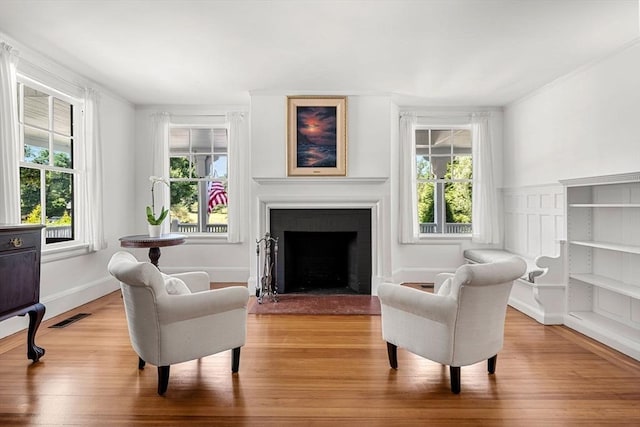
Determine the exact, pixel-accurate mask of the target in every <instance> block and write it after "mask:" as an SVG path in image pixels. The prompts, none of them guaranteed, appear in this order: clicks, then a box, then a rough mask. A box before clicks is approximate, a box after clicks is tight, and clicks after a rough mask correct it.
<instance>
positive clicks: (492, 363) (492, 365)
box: [487, 354, 498, 374]
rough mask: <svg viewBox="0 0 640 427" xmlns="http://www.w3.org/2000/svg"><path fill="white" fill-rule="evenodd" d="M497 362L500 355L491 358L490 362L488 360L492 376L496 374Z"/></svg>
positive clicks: (488, 367)
mask: <svg viewBox="0 0 640 427" xmlns="http://www.w3.org/2000/svg"><path fill="white" fill-rule="evenodd" d="M497 361H498V355H497V354H496V355H495V356H493V357H491V358H489V360H487V370H488V371H489V373H490V374H495V372H496V363H497Z"/></svg>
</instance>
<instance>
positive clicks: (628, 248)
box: [569, 240, 640, 255]
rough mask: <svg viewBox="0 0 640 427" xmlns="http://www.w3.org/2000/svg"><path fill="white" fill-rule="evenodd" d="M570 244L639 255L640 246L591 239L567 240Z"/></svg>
mask: <svg viewBox="0 0 640 427" xmlns="http://www.w3.org/2000/svg"><path fill="white" fill-rule="evenodd" d="M569 244H570V245H577V246H586V247H589V248H596V249H606V250H608V251H616V252H626V253H629V254H637V255H640V246H634V245H620V244H617V243H608V242H594V241H591V240H572V241H569Z"/></svg>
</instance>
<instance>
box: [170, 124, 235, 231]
mask: <svg viewBox="0 0 640 427" xmlns="http://www.w3.org/2000/svg"><path fill="white" fill-rule="evenodd" d="M172 129H185V130H187V131H189V142H190V145H191V131H192V130H194V129H205V130H214V129H224V130H225V131H226V139H227V141H226V143H227V148H226V151H224V152H222V151H217V150H216V145H215V141H214V144H213V147H212V150H211V152H208V153H207V154H210V155H211V156H212V157H213V159H212V162H215V156H218V155H224V156H226V158H227V162H226V163H227V165H226V167H227V171H226V172H227V173H226V176H225V177H215V176H214V177H211V176H206V177H190V178H172V177H171V173H170V171H171V158H172V157H179V156H182V157H190V158H191V157H195V156H196V155H197V154H198V153H196V152H193V151H192V150H191V147H189V148H188V149H187V150H186V151H181V152H179V153H175V152H172V150H171V131H172ZM168 131H169V136H168V144H169V147H168V150H167V157H168V164H169V185H170V186H171V183H173V182H191V183H198V185H199V186H200V183H204V185H205V186H206V183H208V182H213V181H219V182H222V183H223V185H224V187H225V189H226V193H227V197H229V198H230V197H233V196H232V194H231V193H230V192H229V184H228V183H229V166H230V163H231V162H230V157H229V154H230V147H229V144H230V143H231V135H230V133H231V129H230V125H229V123H228V122H226V121H225V122H224V123H213V122H212V123H199V124H190V123H175V122H170V123H169V130H168ZM198 191H199V192H200V191H201V190H200V189H199V190H198ZM204 191H205V192H206V188H205V189H204ZM207 196H208V194H207V193H204V195H203V196H202V197H207ZM200 197H201V195H200V194H199V196H198V200H199V201H200ZM203 201H207V200H204V199H203ZM207 203H208V201H207ZM201 205H202V206H207V205H206V204H204V203H202V204H200V203H199V208H198V217H199V219H198V223H197V226H198V231H187V230H180V229H178V230H174V229H173V221H174V219H173V218H172V216H171V212H170V213H169V216H170V217H169V220H170V224H171V229H172V232H179V233H181V234H185V235H187V236H188V238H214V239H227V237H228V230H229V220H230V218H229V214H228V211H227V224H226V227H225V231H224V232H216V231H203V227H206V226H207V225H208V224H201V221H200V218H201V217H202V216H203V212H201V211H200V210H201V209H206V208H201V207H200V206H201ZM227 209H228V204H227ZM169 211H171V201H169Z"/></svg>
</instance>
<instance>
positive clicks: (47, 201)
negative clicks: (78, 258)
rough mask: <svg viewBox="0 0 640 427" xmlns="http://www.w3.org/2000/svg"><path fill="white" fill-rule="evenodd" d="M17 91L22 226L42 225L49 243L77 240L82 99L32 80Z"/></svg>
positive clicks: (21, 84) (22, 83) (24, 82)
mask: <svg viewBox="0 0 640 427" xmlns="http://www.w3.org/2000/svg"><path fill="white" fill-rule="evenodd" d="M17 89H18V90H17V93H18V117H19V128H20V133H19V135H20V145H21V156H20V214H21V222H22V223H35V224H43V225H44V226H45V227H46V228H45V231H44V233H43V234H44V236H45V242H46V244H53V243H59V242H67V241H74V240H77V239H78V233H77V217H76V215H77V214H76V206H77V204H76V202H75V200H76V187H77V185H78V180H77V175H78V169H77V162H76V161H75V156H74V153H75V148H76V146H77V144H79V143H81V141H79V135H81V132H79V131H78V127H79V125H77V123H76V122H77V120H76V117H78V116H80V112H81V110H82V107H81V101H80V100H77V99H74V98H73V97H70V96H67V95H65V94H62V93H60V92H56V91H54V90H52V89H50V88H47V87H45V86H41V85H39V84H38V83H36V82H33V81H30V80H29V81H20V80H19V82H18V88H17Z"/></svg>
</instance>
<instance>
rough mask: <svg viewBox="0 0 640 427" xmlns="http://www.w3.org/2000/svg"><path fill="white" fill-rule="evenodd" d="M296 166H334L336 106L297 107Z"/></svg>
mask: <svg viewBox="0 0 640 427" xmlns="http://www.w3.org/2000/svg"><path fill="white" fill-rule="evenodd" d="M297 110H298V111H297V113H296V116H297V133H298V148H297V165H298V167H312V168H335V167H336V145H337V139H336V107H298V108H297Z"/></svg>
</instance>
